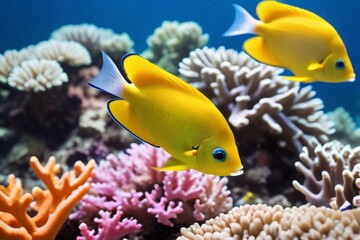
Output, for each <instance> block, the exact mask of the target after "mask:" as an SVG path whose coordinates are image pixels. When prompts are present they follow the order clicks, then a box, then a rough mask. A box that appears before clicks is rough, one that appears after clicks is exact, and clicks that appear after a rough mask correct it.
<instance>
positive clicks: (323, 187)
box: [293, 141, 360, 209]
mask: <svg viewBox="0 0 360 240" xmlns="http://www.w3.org/2000/svg"><path fill="white" fill-rule="evenodd" d="M300 160H301V162H296V163H295V167H296V169H297V170H298V172H300V173H302V174H303V175H304V176H305V181H304V183H303V184H300V183H299V182H298V181H293V185H294V187H295V188H296V189H297V190H298V191H300V192H301V193H303V194H304V195H305V197H306V199H307V201H308V202H309V203H311V204H314V205H316V206H327V207H330V206H331V207H332V208H334V209H339V208H342V207H347V206H348V205H351V206H353V207H360V202H357V201H358V199H359V198H360V194H359V193H360V192H359V190H360V184H358V183H359V181H360V147H356V148H354V149H352V148H351V147H350V146H349V145H346V146H343V145H342V144H341V143H340V142H338V141H331V142H328V143H326V144H324V145H318V146H317V147H316V148H315V150H314V152H310V151H309V150H308V149H307V148H304V152H303V153H301V154H300Z"/></svg>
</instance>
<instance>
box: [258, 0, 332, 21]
mask: <svg viewBox="0 0 360 240" xmlns="http://www.w3.org/2000/svg"><path fill="white" fill-rule="evenodd" d="M256 13H257V15H258V16H259V18H260V20H261V21H262V22H264V23H269V22H271V21H274V20H278V19H280V18H284V17H304V18H310V19H313V20H316V21H320V22H324V23H327V22H326V21H325V20H324V19H322V18H321V17H319V16H318V15H316V14H314V13H312V12H310V11H307V10H305V9H302V8H298V7H294V6H291V5H287V4H284V3H280V2H277V1H262V2H260V3H259V4H258V6H257V8H256Z"/></svg>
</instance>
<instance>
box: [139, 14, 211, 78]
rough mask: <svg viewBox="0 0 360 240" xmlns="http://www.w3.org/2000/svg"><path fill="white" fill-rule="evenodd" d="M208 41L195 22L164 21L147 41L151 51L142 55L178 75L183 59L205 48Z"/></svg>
mask: <svg viewBox="0 0 360 240" xmlns="http://www.w3.org/2000/svg"><path fill="white" fill-rule="evenodd" d="M208 39H209V36H208V34H203V33H202V29H201V27H200V26H199V25H198V24H197V23H195V22H183V23H179V22H177V21H172V22H170V21H164V22H163V23H162V25H161V26H160V27H158V28H157V29H155V31H154V33H153V35H151V36H150V37H149V38H148V39H147V44H148V47H149V49H148V50H147V51H145V52H144V53H143V54H142V55H143V56H144V57H145V58H147V59H148V60H150V61H151V62H154V63H156V64H157V65H158V66H160V67H162V68H164V69H166V70H167V71H169V72H172V73H177V69H178V64H179V62H180V61H181V59H183V58H184V57H187V56H188V55H189V52H190V51H192V50H194V49H196V48H198V47H202V46H204V45H205V44H206V43H207V42H208Z"/></svg>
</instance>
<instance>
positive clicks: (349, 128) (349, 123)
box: [326, 107, 360, 147]
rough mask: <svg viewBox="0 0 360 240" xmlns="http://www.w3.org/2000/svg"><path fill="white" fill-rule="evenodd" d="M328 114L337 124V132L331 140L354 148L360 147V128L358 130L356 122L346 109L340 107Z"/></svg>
mask: <svg viewBox="0 0 360 240" xmlns="http://www.w3.org/2000/svg"><path fill="white" fill-rule="evenodd" d="M326 114H327V115H328V116H329V119H330V120H332V121H334V123H335V132H334V134H332V135H331V139H334V140H338V141H340V142H342V143H343V144H350V145H351V146H353V147H356V146H360V128H356V124H355V122H354V120H353V119H352V118H351V116H350V114H349V113H348V112H347V111H346V110H345V109H344V108H342V107H338V108H336V109H335V110H334V111H331V112H327V113H326Z"/></svg>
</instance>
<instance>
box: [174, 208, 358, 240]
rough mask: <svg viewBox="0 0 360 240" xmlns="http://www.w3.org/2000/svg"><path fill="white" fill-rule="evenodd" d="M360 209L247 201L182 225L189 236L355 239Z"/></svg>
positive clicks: (193, 237)
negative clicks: (269, 204) (340, 209)
mask: <svg viewBox="0 0 360 240" xmlns="http://www.w3.org/2000/svg"><path fill="white" fill-rule="evenodd" d="M359 214H360V209H355V210H350V211H345V212H340V211H336V210H333V209H329V208H325V207H321V208H317V207H315V206H302V207H299V208H297V207H293V208H283V207H282V206H280V205H276V206H274V207H270V206H267V205H265V204H258V205H245V206H241V207H235V208H233V209H232V210H231V211H230V212H229V213H227V214H220V216H218V217H216V218H215V219H210V220H208V221H206V222H205V224H202V225H199V224H198V223H195V224H194V225H192V226H190V227H189V228H182V229H181V236H180V237H178V238H177V240H186V239H191V240H195V239H205V240H207V239H349V240H350V239H355V238H359V237H360V218H359Z"/></svg>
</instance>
